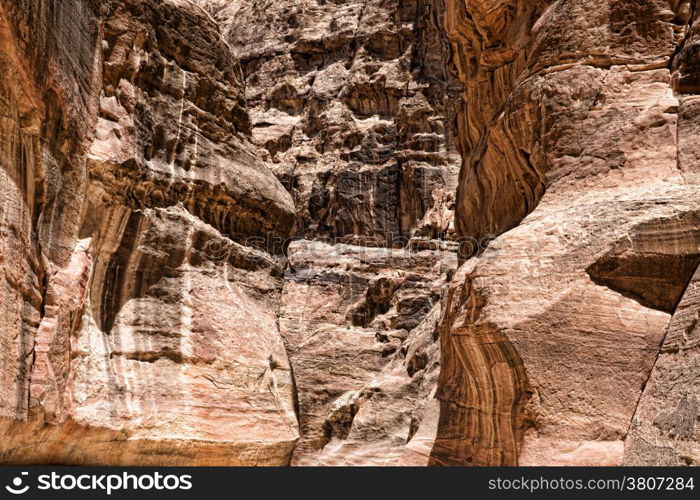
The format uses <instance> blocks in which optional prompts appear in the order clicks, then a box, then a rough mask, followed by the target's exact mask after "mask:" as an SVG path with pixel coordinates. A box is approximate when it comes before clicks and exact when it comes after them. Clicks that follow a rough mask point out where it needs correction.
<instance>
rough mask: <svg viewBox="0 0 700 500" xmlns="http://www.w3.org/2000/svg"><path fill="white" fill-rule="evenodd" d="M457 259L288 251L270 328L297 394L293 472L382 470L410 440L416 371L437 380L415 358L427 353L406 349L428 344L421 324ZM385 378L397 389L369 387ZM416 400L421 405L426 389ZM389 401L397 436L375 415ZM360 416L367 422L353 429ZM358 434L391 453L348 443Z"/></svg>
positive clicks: (332, 249)
mask: <svg viewBox="0 0 700 500" xmlns="http://www.w3.org/2000/svg"><path fill="white" fill-rule="evenodd" d="M456 261H457V256H456V253H455V252H454V251H450V249H449V248H447V249H445V250H440V249H439V248H435V249H433V250H418V249H416V250H411V249H392V248H370V247H359V246H350V245H342V244H339V245H328V244H325V243H321V242H306V241H302V242H295V243H293V244H292V245H291V246H290V249H289V268H288V270H287V274H286V276H285V283H284V291H283V294H282V300H281V307H280V320H279V321H280V331H281V333H282V335H283V337H284V339H285V342H286V345H287V349H288V352H289V357H290V361H291V363H292V365H293V368H294V379H295V382H296V388H297V391H298V395H299V396H298V397H299V424H300V431H301V438H300V440H299V442H298V443H297V446H296V448H295V450H294V461H293V463H294V464H298V465H310V464H322V463H327V464H353V463H382V462H383V463H391V461H392V460H396V459H397V458H398V457H397V456H394V455H395V454H396V453H395V451H396V452H400V451H401V448H402V446H403V445H405V444H406V441H408V439H409V438H410V437H411V433H412V432H415V429H411V426H417V425H418V424H419V423H420V421H421V418H420V417H416V418H415V419H413V418H412V413H413V411H414V407H415V410H416V411H417V412H418V411H419V409H418V407H419V406H421V405H423V404H425V401H424V400H420V401H417V400H418V399H419V398H418V394H417V393H418V392H420V391H421V388H422V385H423V378H425V377H426V375H425V373H426V370H425V369H426V368H431V369H433V372H436V368H437V364H438V361H439V360H438V356H436V355H434V354H433V355H432V357H431V360H432V363H431V365H430V367H428V366H427V365H428V359H427V355H428V354H427V353H426V352H424V351H427V350H428V346H424V347H421V349H422V350H421V353H415V352H413V351H415V350H416V349H418V347H412V346H417V345H418V343H421V342H422V343H424V344H425V343H428V344H431V345H432V344H434V342H428V341H425V340H423V339H419V340H416V337H425V336H432V332H433V331H434V330H432V329H430V328H428V327H425V326H423V323H425V322H427V323H430V320H429V319H427V317H428V316H430V317H431V318H432V321H433V322H434V321H435V316H436V313H434V312H431V311H432V310H433V309H434V308H435V307H439V306H437V305H436V304H437V303H438V301H439V299H440V294H441V290H442V288H443V287H444V285H445V279H446V276H447V275H448V274H449V273H450V271H451V270H452V271H453V270H454V268H455V267H456ZM429 313H430V314H429ZM409 332H411V333H409ZM431 340H434V339H431ZM431 349H432V351H431V352H433V351H435V350H436V349H437V345H433V346H432V348H431ZM409 350H411V355H410V356H408V357H407V353H408V351H409ZM423 358H425V359H423ZM395 366H396V367H397V369H394V367H395ZM395 371H398V372H399V373H398V374H393V373H394V372H395ZM418 372H421V373H418ZM386 377H393V380H394V381H395V382H396V385H394V384H389V387H387V388H385V389H384V390H382V389H381V388H380V387H378V386H379V385H380V384H381V379H382V378H386ZM377 378H379V380H377ZM404 386H406V387H404ZM393 391H396V392H399V394H398V395H394V394H392V392H393ZM423 392H424V394H422V396H423V397H425V399H428V396H429V394H428V393H429V392H430V391H429V389H426V390H425V391H423ZM385 393H387V394H385ZM414 393H415V394H414ZM390 398H394V399H396V400H397V404H398V405H402V406H401V411H397V414H396V415H395V416H394V420H399V421H401V424H400V425H401V427H402V429H401V430H397V429H394V428H391V427H389V425H393V424H394V422H392V420H391V419H389V420H387V419H386V415H381V414H376V413H375V412H376V411H377V410H379V411H380V412H387V413H389V412H390V410H389V409H388V408H387V407H386V406H385V405H384V404H383V403H382V401H385V400H387V399H390ZM369 399H371V404H372V405H376V406H374V407H373V408H372V409H369V408H368V406H367V405H369V404H370V403H369V402H367V403H366V400H369ZM358 412H359V413H358ZM364 413H369V414H370V415H371V418H370V419H369V422H367V423H366V424H365V425H364V428H363V430H358V425H361V424H359V422H361V420H362V417H363V414H364ZM357 432H362V433H363V435H364V434H375V435H379V436H381V437H382V438H385V439H386V440H390V441H393V443H392V444H393V447H394V448H395V450H390V446H389V445H388V444H387V445H385V446H384V447H382V446H381V444H380V443H374V442H373V440H369V439H361V440H357V438H356V435H355V434H356V433H357ZM396 441H398V442H399V443H396ZM399 444H400V445H401V446H399ZM375 445H376V446H375ZM339 448H341V449H339ZM382 449H383V450H384V451H385V452H386V453H384V452H380V450H382ZM331 450H332V451H331ZM390 451H391V453H389V452H390Z"/></svg>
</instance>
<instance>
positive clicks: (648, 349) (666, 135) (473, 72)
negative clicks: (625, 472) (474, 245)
mask: <svg viewBox="0 0 700 500" xmlns="http://www.w3.org/2000/svg"><path fill="white" fill-rule="evenodd" d="M447 5H448V8H447V15H446V26H447V27H448V30H449V33H450V39H451V40H452V43H453V44H454V48H455V53H456V54H464V55H465V56H464V57H463V58H461V59H458V60H457V62H458V64H457V67H458V70H459V73H460V75H461V79H462V80H463V81H464V82H465V89H466V91H465V96H464V99H465V101H466V102H467V103H468V106H467V116H466V117H464V118H463V119H462V120H461V121H460V124H463V126H462V127H461V128H460V129H459V137H460V139H461V141H462V151H463V153H464V165H463V168H462V171H461V174H460V184H459V191H458V196H457V199H458V207H457V221H456V226H457V229H458V231H459V232H460V233H461V234H464V235H469V236H472V237H476V238H479V237H481V236H482V235H484V234H489V235H492V234H499V233H502V232H503V231H506V230H508V229H511V228H512V227H513V226H515V225H517V227H515V228H514V229H511V230H510V231H508V232H506V233H504V234H502V235H501V236H500V237H498V238H497V239H496V240H495V241H493V242H492V243H491V245H490V246H489V248H488V250H486V251H485V252H484V253H483V254H482V255H481V256H479V257H477V258H474V259H471V260H470V261H468V262H467V263H465V264H464V266H462V267H461V268H460V270H459V272H458V273H457V275H456V276H455V278H454V279H453V282H452V284H451V286H450V291H449V293H448V296H447V300H446V303H445V306H444V307H445V314H444V316H443V320H442V322H441V324H440V326H439V331H440V339H441V342H442V362H441V364H442V371H441V374H440V381H439V384H438V385H439V389H438V398H439V399H440V401H441V413H440V423H439V426H438V431H437V438H436V442H435V446H434V447H433V449H432V454H431V461H432V463H434V464H479V465H501V464H502V465H514V464H521V465H604V464H608V465H616V464H620V463H622V462H623V456H624V455H625V446H626V445H627V448H628V450H627V452H626V455H627V456H628V457H629V458H628V461H629V462H634V461H639V462H645V463H667V462H668V461H669V460H671V459H669V458H668V456H667V453H666V452H662V451H660V450H661V448H660V443H661V442H664V443H669V438H666V441H661V440H662V439H664V438H663V437H662V436H663V434H662V436H659V437H657V435H656V434H649V433H650V430H649V429H650V428H652V427H653V424H652V423H651V422H650V419H654V418H657V417H656V415H657V413H662V412H670V411H677V412H680V413H683V415H684V416H683V417H682V418H683V419H685V420H686V421H689V420H687V419H688V418H689V417H688V416H687V415H688V414H689V413H692V411H693V410H692V408H694V406H693V404H694V403H693V402H692V401H693V397H694V394H695V393H696V392H697V391H696V389H695V388H693V386H694V385H696V381H694V380H693V378H692V377H694V376H695V375H694V374H693V370H692V368H691V369H690V374H689V375H688V377H690V378H688V379H684V380H685V381H686V382H687V384H688V386H687V387H679V386H676V385H675V383H674V387H675V388H676V389H675V392H672V393H668V394H667V395H668V398H669V400H673V403H671V404H669V403H670V401H669V402H666V403H665V404H664V405H663V406H664V407H663V408H658V411H657V413H655V414H654V416H652V415H651V413H650V411H649V406H648V405H649V404H650V402H651V401H652V398H654V397H655V396H653V394H655V393H654V392H652V391H654V390H655V389H653V387H654V386H655V384H662V385H663V384H670V382H669V381H668V378H669V375H665V374H664V373H667V372H664V370H669V369H671V370H679V371H684V370H685V368H687V366H688V365H686V363H690V361H688V360H687V359H685V358H674V359H673V361H669V360H668V359H667V356H664V357H662V358H659V362H661V363H662V364H661V365H660V366H659V365H658V362H657V356H658V354H659V350H660V348H661V346H662V344H663V343H664V338H665V337H666V338H668V335H673V333H672V332H673V331H674V330H675V329H676V328H678V327H677V326H674V324H673V323H672V324H671V327H670V330H668V328H669V320H670V314H671V313H673V312H674V311H675V310H676V305H677V304H678V302H679V301H680V300H681V297H682V296H683V294H684V289H685V287H686V284H687V283H688V281H689V280H690V277H691V276H692V274H693V273H694V272H695V269H696V267H697V264H698V261H699V259H700V237H699V235H700V233H699V232H698V229H699V226H700V218H699V215H700V212H699V211H698V209H699V208H700V205H698V199H699V198H698V194H699V193H698V190H697V187H696V186H695V185H693V184H692V183H691V182H688V180H689V178H691V177H692V171H693V169H694V167H691V166H690V165H694V162H693V158H694V157H693V155H694V153H693V146H691V144H692V143H694V139H691V138H690V137H689V136H686V135H685V134H687V133H691V134H692V130H694V126H695V125H694V119H693V112H692V111H691V108H690V107H686V106H689V105H692V104H691V103H692V102H693V101H692V99H690V100H688V101H686V97H685V96H682V95H681V96H680V98H679V95H678V94H679V92H685V91H687V90H690V87H689V86H690V84H687V85H688V86H687V87H685V86H683V85H682V84H681V83H680V82H684V81H689V80H686V78H688V77H686V76H684V72H685V71H687V70H686V69H685V68H684V64H685V61H686V60H687V59H688V56H687V53H688V48H687V46H686V45H685V44H686V43H688V41H689V40H690V39H692V36H690V38H686V35H689V34H690V31H689V30H690V28H689V22H690V11H689V10H688V7H689V5H688V2H666V1H654V2H614V1H611V2H603V3H601V2H586V1H581V0H571V1H559V2H519V1H502V2H492V1H476V2H469V3H466V2H448V3H447ZM694 12H695V11H694V10H693V13H694ZM506 13H508V15H506ZM592 13H595V15H592ZM562 26H580V29H577V30H562ZM642 26H644V29H642V28H641V27H642ZM466 54H470V55H471V56H470V57H467V56H466ZM679 58H680V62H679ZM669 67H670V68H672V71H669V69H668V68H669ZM674 84H675V85H674ZM686 103H688V105H687V104H686ZM683 108H686V109H683ZM681 110H683V111H681ZM679 120H680V123H679ZM528 214H529V215H528ZM526 215H527V217H525V216H526ZM523 217H525V219H524V220H523V221H522V222H520V220H521V219H522V218H523ZM687 302H689V303H690V304H692V299H691V298H689V299H687ZM688 307H691V308H692V305H689V306H688ZM676 314H678V313H676ZM678 321H681V320H678ZM667 331H668V333H667ZM671 365H672V366H673V368H668V367H666V368H665V366H671ZM650 373H652V381H653V383H652V385H651V386H649V385H646V384H647V380H648V379H649V377H650ZM657 380H658V381H657ZM678 383H679V384H682V382H681V381H678ZM645 385H646V390H645ZM657 387H658V386H657ZM656 390H658V389H656ZM643 391H644V395H642V392H643ZM640 398H641V401H640ZM638 402H640V404H639V407H638ZM667 405H668V406H667ZM670 406H672V408H671V407H670ZM681 406H682V407H683V409H678V410H676V409H677V408H681ZM645 408H646V410H645ZM654 409H657V408H656V407H654ZM635 414H636V416H635ZM633 417H634V420H633ZM673 418H676V417H673ZM679 418H681V417H680V416H679V417H677V418H676V420H677V419H679ZM630 425H632V431H630ZM669 425H670V424H669ZM669 425H666V426H665V427H664V426H662V429H665V430H661V431H660V432H661V433H663V432H666V433H668V432H669V431H668V427H669ZM693 425H694V424H693ZM691 427H692V426H691ZM630 432H631V433H632V434H631V435H630V434H629V433H630ZM649 435H653V436H654V440H653V441H651V443H650V444H649V445H648V447H647V445H642V444H641V443H642V442H646V439H647V436H649ZM666 435H668V434H666ZM685 436H686V437H685V438H684V439H685V440H686V442H683V443H679V444H678V446H677V451H674V452H672V453H670V455H672V456H673V457H676V458H673V459H672V461H673V463H679V462H680V461H681V459H680V458H677V457H680V456H688V457H693V456H694V455H693V453H692V452H687V453H684V452H683V451H682V450H686V449H692V447H693V445H692V437H691V436H692V430H691V431H686V433H685ZM687 441H690V442H687ZM654 446H656V447H657V448H656V449H654ZM674 446H675V445H674ZM645 457H646V458H645ZM689 460H690V461H691V462H692V461H693V459H692V458H690V459H689Z"/></svg>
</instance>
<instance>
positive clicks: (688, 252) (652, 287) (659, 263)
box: [586, 212, 700, 313]
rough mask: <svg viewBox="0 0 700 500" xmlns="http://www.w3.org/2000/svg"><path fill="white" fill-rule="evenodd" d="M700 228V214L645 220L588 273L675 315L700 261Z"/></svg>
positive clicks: (602, 283)
mask: <svg viewBox="0 0 700 500" xmlns="http://www.w3.org/2000/svg"><path fill="white" fill-rule="evenodd" d="M699 226H700V216H699V215H698V214H697V213H696V212H687V213H684V214H682V215H680V216H679V217H676V218H672V219H657V220H654V221H650V222H647V223H644V224H641V225H639V226H637V227H636V228H635V229H634V230H633V231H632V232H631V235H630V237H629V238H623V239H621V240H620V241H619V242H618V243H617V244H616V245H615V246H614V247H613V249H612V250H611V251H609V252H608V253H606V254H605V255H603V256H602V257H601V258H599V259H598V260H597V261H595V262H594V263H593V264H592V265H590V266H589V267H588V268H587V269H586V272H587V273H588V275H589V276H590V277H591V279H592V280H593V281H594V282H595V283H596V284H598V285H602V286H606V287H608V288H610V289H612V290H615V291H616V292H618V293H620V294H621V295H624V296H625V297H628V298H631V299H633V300H636V301H637V302H639V303H640V304H642V305H643V306H645V307H649V308H651V309H658V310H660V311H664V312H667V313H672V312H673V311H674V309H675V308H676V305H677V304H678V302H679V301H680V299H681V297H682V295H683V291H684V290H685V289H686V287H687V285H688V283H689V281H690V278H691V277H692V276H693V273H694V272H695V269H696V268H697V267H698V264H699V263H700V233H699V232H698V230H697V228H698V227H699Z"/></svg>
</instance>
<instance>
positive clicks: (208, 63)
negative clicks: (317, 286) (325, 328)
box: [0, 0, 298, 465]
mask: <svg viewBox="0 0 700 500" xmlns="http://www.w3.org/2000/svg"><path fill="white" fill-rule="evenodd" d="M1 13H2V21H3V23H4V24H3V30H2V42H3V43H2V52H3V61H4V64H5V66H7V68H6V70H7V71H6V72H7V73H9V74H13V75H15V76H16V77H17V78H15V79H13V80H6V79H3V85H5V86H6V87H8V88H6V89H5V92H4V95H5V100H4V106H5V114H6V115H7V117H6V118H5V120H6V121H5V128H4V130H5V133H6V135H7V136H8V138H13V140H11V141H10V140H8V141H6V142H4V144H7V146H6V148H7V150H6V153H5V160H4V161H3V173H4V175H5V176H6V177H7V179H6V181H7V182H4V183H3V185H4V186H6V188H5V189H8V190H11V192H8V193H7V195H5V196H4V197H3V201H4V203H3V211H4V213H7V214H8V215H7V216H5V215H4V214H3V217H2V219H3V220H4V221H6V225H5V228H6V229H5V234H6V235H7V236H6V237H5V238H3V242H4V245H6V246H7V245H11V248H8V252H4V256H5V259H4V261H3V267H4V269H5V273H4V276H5V278H4V280H3V283H4V287H5V293H4V295H3V297H4V298H3V299H2V300H3V304H4V307H3V309H4V310H5V312H4V313H3V325H4V334H3V342H6V343H7V345H6V349H4V350H3V356H4V361H3V366H4V368H3V370H2V373H3V375H4V376H5V377H6V379H5V382H4V383H3V391H4V394H3V397H2V404H3V416H4V417H5V418H6V420H5V422H4V423H3V446H2V450H1V452H0V457H1V459H2V461H3V462H6V463H69V464H221V465H223V464H229V465H230V464H280V465H282V464H286V463H289V460H290V456H291V452H292V449H293V446H294V443H295V441H296V439H297V437H298V424H297V419H296V414H295V412H294V400H295V393H294V389H293V380H292V376H291V368H290V365H289V361H288V358H287V354H286V351H285V348H284V345H283V342H282V338H281V336H280V334H279V330H278V328H277V320H276V308H277V303H278V299H279V295H280V293H281V288H282V278H283V274H284V261H283V259H282V257H281V254H282V251H283V249H282V247H281V246H275V245H271V244H270V241H277V240H281V239H284V238H286V236H287V235H288V234H289V231H290V229H291V226H292V223H293V220H294V207H293V203H292V199H291V197H290V196H289V194H288V193H287V192H286V190H285V189H284V188H283V187H282V185H281V184H280V183H279V182H278V181H277V180H276V178H275V177H274V176H273V174H272V173H271V172H270V171H269V169H267V167H266V166H265V165H264V164H263V162H262V161H261V160H260V158H259V156H258V154H257V151H256V149H255V147H254V145H252V143H251V142H250V120H249V118H248V115H247V112H246V110H245V108H244V101H243V96H242V88H243V83H242V80H241V73H240V67H239V66H238V63H237V61H236V59H235V57H234V56H233V54H232V52H231V51H230V49H229V47H228V46H227V45H226V43H225V42H224V41H223V40H222V39H221V37H220V34H219V31H218V27H217V26H216V24H215V23H214V22H213V21H212V20H211V19H210V18H209V17H208V16H207V14H206V13H205V12H204V11H203V10H201V9H200V8H199V7H197V6H196V5H194V4H192V3H191V2H187V1H175V0H172V1H170V0H168V1H165V0H164V1H155V2H139V1H135V0H133V1H132V0H124V1H120V2H111V3H110V4H104V5H101V4H98V3H96V2H95V3H90V2H62V3H60V4H55V5H54V4H53V3H45V2H38V3H37V2H24V3H23V4H22V5H18V4H17V3H16V2H10V3H3V4H2V5H1ZM30 14H31V15H30ZM34 33H39V34H40V35H41V36H38V37H37V36H34V35H33V34H34ZM47 69H48V71H47ZM47 79H48V81H45V80H47ZM8 82H10V83H8ZM12 82H15V83H12ZM13 85H14V86H13ZM12 200H14V201H12ZM17 217H20V218H19V219H17ZM10 232H12V233H14V234H16V235H17V236H18V237H17V238H14V237H9V234H10ZM11 256H12V260H10V259H9V257H11ZM22 262H26V264H25V265H22V264H21V263H22ZM18 264H20V265H18Z"/></svg>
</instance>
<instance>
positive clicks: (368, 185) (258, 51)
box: [198, 0, 460, 245]
mask: <svg viewBox="0 0 700 500" xmlns="http://www.w3.org/2000/svg"><path fill="white" fill-rule="evenodd" d="M198 1H199V3H200V4H202V5H203V6H205V7H206V8H207V9H208V10H209V11H210V12H211V13H212V15H213V16H214V17H215V18H216V19H217V20H218V21H219V23H220V24H221V25H222V29H223V31H224V34H225V37H226V39H227V40H228V41H229V43H230V44H231V46H232V47H233V48H234V50H235V51H236V53H237V54H238V56H239V57H240V59H241V64H242V67H243V72H244V74H245V78H246V98H247V101H248V104H249V107H250V114H251V118H252V122H253V140H254V142H255V143H256V144H258V145H259V146H260V147H261V151H262V154H263V155H264V156H265V158H266V159H267V164H268V165H269V166H270V168H271V169H272V170H273V171H274V172H275V173H276V175H277V176H278V177H279V178H280V179H281V180H282V182H283V183H284V185H285V186H286V187H287V188H288V189H289V191H290V192H291V193H292V195H293V196H294V199H295V203H296V207H297V218H298V224H297V228H296V232H297V233H298V234H299V235H302V236H304V237H305V238H307V239H317V238H321V237H327V238H333V239H335V238H337V239H339V240H340V241H343V242H345V243H349V242H350V243H352V242H354V243H363V242H364V243H367V242H368V241H369V242H371V243H372V244H374V245H376V244H386V242H391V241H392V240H394V239H406V238H410V237H411V236H422V237H428V238H436V237H444V236H447V235H451V234H453V228H452V209H453V205H454V192H455V188H456V180H457V172H458V170H459V164H460V160H459V154H458V152H457V150H456V144H455V132H454V126H453V122H454V116H455V104H456V102H457V100H456V97H457V96H458V94H459V89H460V84H459V82H458V81H457V80H456V79H454V78H453V77H452V76H451V73H449V71H448V65H449V58H450V52H449V49H448V47H447V42H446V41H445V39H444V33H443V32H442V31H441V30H440V29H439V24H440V17H439V16H440V12H439V11H438V10H437V9H435V8H434V6H433V4H432V3H431V2H429V1H424V0H418V1H411V2H405V1H398V0H391V1H384V0H352V1H349V2H340V3H338V2H322V1H318V0H304V1H301V2H300V1H294V2H290V1H283V2H277V1H274V2H273V1H264V2H251V1H247V0H234V1H221V0H198ZM261 30H264V33H265V36H260V34H261Z"/></svg>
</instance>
